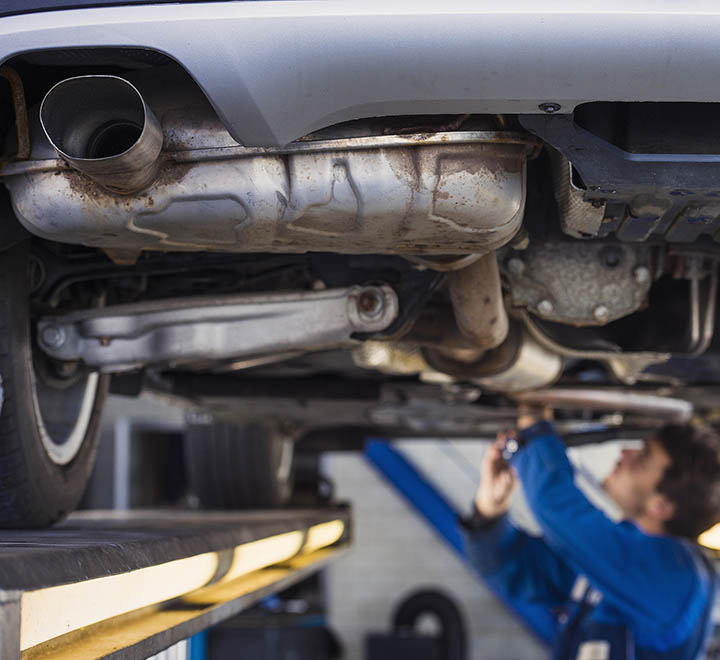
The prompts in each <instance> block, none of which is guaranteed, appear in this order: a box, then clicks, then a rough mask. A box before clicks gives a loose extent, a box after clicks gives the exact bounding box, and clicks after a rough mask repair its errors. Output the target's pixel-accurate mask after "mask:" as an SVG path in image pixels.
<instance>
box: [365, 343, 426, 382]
mask: <svg viewBox="0 0 720 660" xmlns="http://www.w3.org/2000/svg"><path fill="white" fill-rule="evenodd" d="M352 360H353V363H354V364H355V365H356V366H358V367H362V368H363V369H372V370H373V371H379V372H381V373H384V374H392V375H403V376H410V375H417V374H420V373H423V372H426V371H431V368H430V367H429V366H428V363H427V362H425V358H423V356H422V353H421V351H420V347H419V346H417V345H414V344H405V343H402V342H388V341H364V342H363V343H362V344H360V345H359V346H357V347H356V348H354V349H353V350H352Z"/></svg>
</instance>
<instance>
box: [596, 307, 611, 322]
mask: <svg viewBox="0 0 720 660" xmlns="http://www.w3.org/2000/svg"><path fill="white" fill-rule="evenodd" d="M593 316H594V317H595V320H596V321H600V322H604V321H607V320H608V319H609V318H610V310H609V309H608V308H607V307H605V305H598V306H597V307H596V308H595V309H594V310H593Z"/></svg>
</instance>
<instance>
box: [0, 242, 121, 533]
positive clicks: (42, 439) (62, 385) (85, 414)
mask: <svg viewBox="0 0 720 660" xmlns="http://www.w3.org/2000/svg"><path fill="white" fill-rule="evenodd" d="M29 263H30V261H29V247H28V243H27V242H25V243H21V244H18V245H16V246H14V247H12V248H10V249H8V250H6V251H4V252H3V253H2V254H1V255H0V377H2V385H1V386H2V407H1V408H0V527H2V528H14V527H45V526H48V525H51V524H52V523H54V522H56V521H58V520H60V519H61V518H63V517H64V516H65V515H67V514H68V513H70V512H71V511H72V510H73V509H74V508H75V507H76V506H77V504H78V502H79V501H80V498H81V497H82V495H83V492H84V490H85V487H86V485H87V482H88V480H89V478H90V474H91V472H92V468H93V464H94V462H95V454H96V451H97V441H98V434H99V426H100V417H101V414H102V408H103V403H104V400H105V395H106V392H107V385H108V377H107V376H100V375H99V374H97V373H86V372H81V371H78V372H77V374H76V376H75V377H74V378H73V379H68V380H62V379H60V380H55V381H52V380H48V379H46V378H45V377H44V376H43V375H42V374H41V373H39V372H37V370H36V367H35V365H36V364H38V361H39V360H40V359H41V358H40V354H39V352H38V349H36V348H34V342H33V339H32V337H31V327H32V324H31V320H30V294H29V291H30V284H29Z"/></svg>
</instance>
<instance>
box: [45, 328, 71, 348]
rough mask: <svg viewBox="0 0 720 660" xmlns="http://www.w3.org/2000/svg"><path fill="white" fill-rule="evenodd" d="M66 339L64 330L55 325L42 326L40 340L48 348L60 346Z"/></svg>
mask: <svg viewBox="0 0 720 660" xmlns="http://www.w3.org/2000/svg"><path fill="white" fill-rule="evenodd" d="M66 339H67V335H66V334H65V330H64V329H63V328H59V327H57V326H55V325H48V326H46V327H44V328H43V329H42V332H41V333H40V341H41V342H42V343H43V344H45V346H47V347H48V348H60V346H62V345H63V344H64V343H65V340H66Z"/></svg>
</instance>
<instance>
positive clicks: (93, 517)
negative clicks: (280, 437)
mask: <svg viewBox="0 0 720 660" xmlns="http://www.w3.org/2000/svg"><path fill="white" fill-rule="evenodd" d="M350 522H351V514H350V510H349V509H348V508H347V507H341V506H338V507H326V508H322V509H313V510H300V509H298V510H276V511H247V512H207V511H177V510H171V511H161V510H137V511H85V512H77V513H74V514H72V515H71V516H70V517H69V518H68V519H67V520H65V521H64V522H63V523H61V524H59V525H57V526H55V527H54V528H52V529H47V530H19V531H7V532H2V534H0V660H91V659H93V660H94V659H97V658H113V659H118V660H119V659H121V658H122V659H126V658H128V659H130V658H132V659H133V660H144V659H145V658H148V657H149V656H152V655H154V654H156V653H158V652H160V651H162V650H164V649H166V648H168V647H170V646H172V645H173V644H175V643H177V642H180V641H181V640H185V639H188V638H190V637H192V636H194V635H196V634H197V633H199V632H201V631H203V630H205V629H206V628H208V627H210V626H213V625H215V624H217V623H219V622H221V621H223V620H225V619H228V618H230V617H232V616H234V615H236V614H238V613H239V612H241V611H242V610H244V609H246V608H247V607H249V606H250V605H252V604H254V603H256V602H258V601H260V600H262V599H263V598H265V597H267V596H269V595H270V594H272V593H275V592H277V591H280V590H282V589H284V588H286V587H288V586H290V585H292V584H294V583H296V582H299V581H300V580H302V579H304V578H305V577H307V576H309V575H310V574H312V573H314V572H316V571H318V570H320V569H321V568H323V567H324V566H325V565H327V564H328V563H329V562H331V561H333V560H335V559H336V558H338V557H339V556H340V555H342V554H343V553H344V552H345V551H346V550H347V548H348V547H349V545H350V539H351V530H350ZM193 655H195V654H193ZM196 657H200V656H196Z"/></svg>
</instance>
